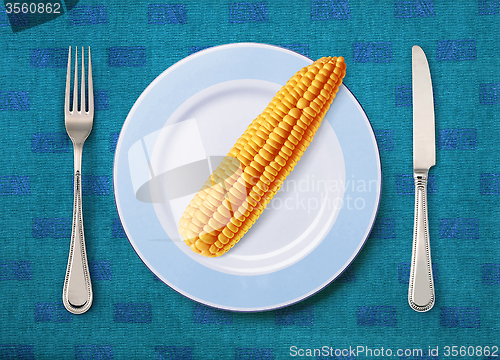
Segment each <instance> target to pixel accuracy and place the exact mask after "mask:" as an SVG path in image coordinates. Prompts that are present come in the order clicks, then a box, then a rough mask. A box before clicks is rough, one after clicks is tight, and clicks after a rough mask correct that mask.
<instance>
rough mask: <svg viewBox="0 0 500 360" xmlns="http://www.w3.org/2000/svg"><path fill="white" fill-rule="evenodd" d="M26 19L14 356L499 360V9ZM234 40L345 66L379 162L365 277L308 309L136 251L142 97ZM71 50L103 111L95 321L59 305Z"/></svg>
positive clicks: (122, 13) (362, 259) (7, 166)
mask: <svg viewBox="0 0 500 360" xmlns="http://www.w3.org/2000/svg"><path fill="white" fill-rule="evenodd" d="M55 1H56V0H55ZM38 2H39V1H34V3H38ZM44 3H46V2H44ZM54 3H55V2H53V3H52V4H54ZM29 4H31V3H28V5H29ZM12 5H13V4H12ZM10 6H11V5H9V4H6V6H5V7H3V6H0V130H1V136H0V155H1V156H0V213H1V217H0V294H1V295H0V359H2V360H3V359H73V358H76V359H287V358H319V359H358V358H359V359H365V358H366V359H378V358H382V356H384V357H389V356H388V355H392V357H393V358H398V359H447V358H453V359H476V358H477V359H497V358H498V357H499V356H500V349H499V346H500V330H499V321H500V320H499V319H500V300H499V295H500V242H499V241H500V229H499V226H498V225H499V212H500V210H499V205H500V163H499V154H500V148H499V143H498V140H499V138H500V136H499V135H500V115H499V111H500V57H499V54H500V35H499V34H500V32H499V26H500V2H499V1H498V0H463V1H454V2H445V1H440V0H390V1H388V0H384V1H374V0H370V1H361V0H358V1H348V0H308V1H297V0H294V1H263V2H262V1H251V2H228V1H224V0H223V1H203V2H202V1H193V0H186V1H181V2H175V3H163V4H161V3H158V2H149V3H148V2H142V1H137V2H132V1H130V2H125V1H123V2H114V3H111V2H103V1H102V2H98V1H92V0H81V1H78V0H71V1H70V0H66V1H65V2H64V3H63V4H62V6H60V13H61V14H59V15H54V14H51V15H47V14H45V15H41V14H22V11H21V14H17V15H15V14H7V11H9V9H10ZM21 6H22V3H21V5H20V7H21ZM37 6H39V5H37ZM54 8H55V5H54ZM234 42H259V43H268V44H274V45H279V46H282V47H286V48H289V49H293V50H295V51H297V52H300V53H302V54H304V55H307V56H309V57H311V58H313V59H316V58H319V57H321V56H329V55H332V56H337V55H342V56H344V57H345V59H346V63H347V76H346V78H345V84H346V85H347V86H348V87H349V88H350V89H351V90H352V91H353V93H354V94H355V95H356V97H357V98H358V100H359V101H360V103H361V104H362V106H363V107H364V109H365V111H366V113H367V115H368V117H369V119H370V121H371V123H372V125H373V128H374V130H375V133H376V136H377V140H378V143H379V147H380V155H381V160H382V170H383V189H382V200H381V204H380V210H379V213H378V217H377V221H376V223H375V226H374V229H373V231H372V234H371V236H370V238H369V239H368V241H367V243H366V245H365V246H364V248H363V249H362V251H361V253H360V255H359V256H358V257H357V258H356V260H355V261H354V263H353V264H352V266H351V267H349V269H348V271H347V272H346V273H345V274H344V275H343V276H342V277H341V278H340V279H339V280H338V281H335V282H334V283H332V284H331V285H329V286H328V287H327V288H325V289H324V290H323V291H321V292H319V293H318V294H316V295H314V296H312V297H311V298H309V299H307V300H305V301H303V302H301V303H299V304H297V305H294V306H291V307H289V308H284V309H281V310H275V311H270V312H264V313H250V314H249V313H231V312H226V311H221V310H216V309H213V308H209V307H206V306H203V305H200V304H198V303H195V302H193V301H191V300H189V299H187V298H185V297H183V296H182V295H179V294H178V293H176V292H175V291H173V290H172V289H170V288H169V287H168V286H166V285H164V284H163V283H162V282H160V281H158V280H156V279H155V276H154V275H153V274H152V273H151V272H150V271H149V270H148V269H147V268H146V266H145V265H144V264H143V263H142V262H141V260H140V259H139V257H138V256H137V255H136V254H135V252H134V250H133V249H132V247H131V246H130V244H129V243H128V241H127V239H126V237H125V235H124V232H123V229H122V226H121V223H120V220H119V218H118V214H117V211H116V208H115V203H114V197H113V185H112V168H113V155H114V151H115V146H116V141H117V138H118V135H119V132H120V129H121V126H122V124H123V122H124V120H125V118H126V116H127V114H128V112H129V110H130V109H131V107H132V105H133V104H134V102H135V100H136V99H137V98H138V96H139V95H140V94H141V92H142V91H143V90H144V89H145V88H146V87H147V85H148V84H149V83H150V82H151V81H152V80H153V79H154V78H155V77H156V76H158V75H159V74H160V73H161V72H163V71H164V70H165V69H166V68H168V67H169V66H171V65H172V64H174V63H175V62H177V61H179V60H181V59H183V58H184V57H186V56H188V55H189V54H191V53H194V52H196V51H198V50H200V49H204V48H206V47H210V46H214V45H220V44H226V43H234ZM414 44H418V45H420V46H421V47H422V48H423V49H424V50H425V51H426V53H427V56H428V59H429V65H430V69H431V72H432V76H433V82H434V96H435V104H436V106H435V109H436V134H437V137H436V142H437V165H436V166H435V167H434V168H433V169H432V170H431V179H430V181H431V182H430V189H429V190H430V194H429V202H430V204H429V213H430V220H429V221H430V236H431V246H432V251H433V253H432V255H433V261H434V276H435V284H436V297H437V301H436V305H435V307H434V308H433V309H432V310H431V311H429V312H428V313H416V312H414V311H413V310H411V309H410V307H409V306H408V303H407V291H408V276H409V262H410V256H411V241H412V228H413V207H414V196H413V179H412V145H411V144H412V143H411V140H412V106H411V105H412V104H411V102H412V100H411V47H412V45H414ZM69 45H73V46H75V45H80V46H88V45H90V46H91V47H92V51H93V53H92V54H93V69H94V86H95V99H96V100H95V101H96V115H95V121H94V128H93V131H92V134H91V135H90V137H89V139H88V140H87V143H86V146H85V149H84V160H83V168H84V173H85V177H84V179H83V181H84V186H83V201H84V218H85V231H86V237H87V247H88V257H89V261H90V269H91V275H92V281H93V286H94V296H95V299H94V303H93V305H92V308H91V309H90V310H89V311H88V312H87V313H85V314H84V315H71V314H70V313H68V312H67V311H66V310H65V309H64V307H63V305H62V300H61V293H62V285H63V279H64V272H65V268H66V262H67V254H68V249H69V235H70V231H71V209H72V176H71V171H72V166H73V165H72V161H73V155H72V148H71V144H70V141H69V140H68V138H67V136H66V133H65V128H64V117H63V101H64V94H63V92H64V81H65V72H66V68H65V66H66V60H67V48H68V46H69ZM308 349H309V350H310V351H309V352H308V351H307V350H308ZM315 349H318V350H321V351H316V352H314V350H315ZM349 349H350V351H348V350H349ZM382 349H383V350H382ZM398 349H400V350H401V351H398ZM413 349H415V350H416V349H422V353H419V352H418V351H414V350H413ZM354 350H356V351H354ZM361 350H363V351H361ZM430 350H432V351H430ZM308 355H311V356H308Z"/></svg>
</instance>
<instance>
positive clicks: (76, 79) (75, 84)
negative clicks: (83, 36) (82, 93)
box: [72, 46, 78, 112]
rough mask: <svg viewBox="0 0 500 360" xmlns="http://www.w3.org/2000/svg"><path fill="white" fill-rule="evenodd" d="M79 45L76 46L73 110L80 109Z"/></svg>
mask: <svg viewBox="0 0 500 360" xmlns="http://www.w3.org/2000/svg"><path fill="white" fill-rule="evenodd" d="M77 101H78V46H75V83H74V84H73V110H72V111H73V112H74V111H78V104H77Z"/></svg>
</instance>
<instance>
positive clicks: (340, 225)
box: [114, 43, 381, 311]
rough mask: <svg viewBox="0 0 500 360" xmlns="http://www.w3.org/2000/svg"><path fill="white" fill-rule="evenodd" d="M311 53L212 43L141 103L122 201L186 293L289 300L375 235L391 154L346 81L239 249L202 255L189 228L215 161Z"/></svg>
mask: <svg viewBox="0 0 500 360" xmlns="http://www.w3.org/2000/svg"><path fill="white" fill-rule="evenodd" d="M311 63H312V61H311V60H310V59H308V58H306V57H304V56H302V55H300V54H297V53H294V52H292V51H289V50H285V49H282V48H278V47H275V46H270V45H263V44H249V43H244V44H231V45H224V46H218V47H214V48H210V49H207V50H204V51H201V52H198V53H196V54H193V55H191V56H189V57H187V58H185V59H184V60H182V61H180V62H178V63H177V64H175V65H173V66H172V67H170V68H169V69H167V70H166V71H165V72H164V73H162V74H161V75H160V76H159V77H158V78H157V79H155V80H154V81H153V82H152V83H151V85H149V87H148V88H147V89H146V90H145V91H144V93H143V94H142V95H141V96H140V97H139V99H138V100H137V102H136V103H135V105H134V107H133V108H132V110H131V111H130V113H129V115H128V117H127V119H126V121H125V124H124V126H123V129H122V131H121V133H120V137H119V139H118V143H117V147H116V155H115V164H114V189H115V198H116V204H117V208H118V213H119V216H120V219H121V221H122V224H123V227H124V229H125V232H126V234H127V237H128V238H129V240H130V243H131V244H132V246H133V247H134V249H135V251H136V252H137V254H138V255H139V256H140V258H141V259H142V260H143V261H144V263H145V264H146V265H147V266H148V268H149V269H150V270H151V271H152V272H153V273H154V274H156V276H158V277H159V278H160V279H161V280H162V281H164V282H165V283H166V284H168V285H169V286H170V287H172V288H173V289H175V290H176V291H178V292H180V293H181V294H183V295H185V296H187V297H189V298H191V299H193V300H195V301H198V302H201V303H203V304H206V305H209V306H214V307H218V308H221V309H227V310H237V311H262V310H271V309H276V308H279V307H283V306H287V305H290V304H293V303H296V302H298V301H300V300H302V299H304V298H306V297H308V296H310V295H312V294H314V293H315V292H317V291H319V290H321V289H322V288H323V287H325V286H326V285H327V284H328V283H330V282H331V281H333V280H334V279H336V278H337V277H338V276H339V275H340V274H341V273H342V272H343V271H344V270H345V269H346V268H347V266H349V264H350V263H351V262H352V260H353V259H354V258H355V256H356V255H357V254H358V252H359V251H360V250H361V247H362V246H363V244H364V243H365V241H366V239H367V237H368V235H369V232H370V230H371V228H372V225H373V222H374V220H375V216H376V213H377V210H378V205H379V200H380V190H381V168H380V157H379V152H378V147H377V143H376V140H375V136H374V134H373V130H372V128H371V125H370V123H369V121H368V118H367V117H366V115H365V113H364V111H363V110H362V108H361V106H360V104H359V103H358V102H357V100H356V99H355V97H354V96H353V95H352V93H351V92H350V91H349V90H348V89H347V87H345V86H344V85H343V86H342V87H341V88H340V90H339V93H338V94H337V97H336V98H335V100H334V102H333V104H332V106H331V107H330V110H329V111H328V113H327V114H326V116H325V119H324V120H323V123H322V125H321V127H320V129H319V130H318V132H317V134H316V136H315V137H314V140H313V142H312V143H311V145H310V146H309V148H308V149H307V151H306V152H305V153H304V155H303V156H302V159H301V161H300V162H299V163H298V164H297V166H296V167H295V169H294V170H293V172H292V173H291V174H290V175H289V176H288V178H287V180H286V182H285V183H284V184H283V186H282V189H281V190H280V191H279V192H278V193H277V194H276V196H275V197H274V198H273V200H272V201H271V203H270V204H269V205H268V207H267V209H266V210H265V211H264V212H263V214H262V215H261V216H260V217H259V219H258V221H257V222H256V223H255V225H254V226H253V227H252V228H251V229H250V231H249V232H248V233H247V234H246V235H245V236H244V237H243V238H242V239H241V240H240V242H239V243H238V244H236V245H235V247H234V248H233V249H231V251H229V252H228V253H227V254H225V255H224V256H222V257H220V258H215V259H209V258H205V257H202V256H200V255H197V254H195V253H193V252H192V251H191V250H190V249H189V248H188V247H187V246H186V245H185V244H184V242H183V241H181V237H180V235H179V233H178V232H177V227H178V225H177V224H178V220H179V218H180V216H181V215H182V213H183V211H184V209H185V208H186V205H187V203H188V202H189V201H190V200H191V199H192V197H193V195H194V194H195V193H196V192H197V191H198V190H199V189H200V187H201V185H202V184H203V183H204V182H205V181H206V179H207V178H208V174H209V173H210V172H211V170H212V169H215V167H216V166H217V165H218V163H219V162H220V160H221V159H222V158H223V156H225V155H226V154H227V152H228V151H229V149H230V148H231V147H232V146H233V145H234V143H235V142H236V140H237V139H238V138H239V137H240V136H241V134H243V132H244V131H245V129H246V128H247V126H248V125H249V124H250V122H251V121H252V120H253V119H254V118H255V117H256V116H257V115H258V114H260V112H261V111H262V110H263V109H264V108H265V107H266V105H267V104H268V103H269V101H270V100H271V98H272V97H273V96H274V94H275V93H276V92H277V91H278V90H279V89H280V88H281V86H283V85H284V84H285V83H286V81H287V80H288V79H289V78H290V77H291V76H292V75H293V74H295V73H296V72H297V71H298V70H300V69H301V68H302V67H304V66H307V65H309V64H311ZM348 71H349V70H348Z"/></svg>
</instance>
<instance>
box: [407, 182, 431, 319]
mask: <svg viewBox="0 0 500 360" xmlns="http://www.w3.org/2000/svg"><path fill="white" fill-rule="evenodd" d="M434 301H435V295H434V279H433V276H432V262H431V248H430V243H429V224H428V219H427V172H425V173H416V174H415V226H414V231H413V250H412V259H411V268H410V283H409V290H408V302H409V304H410V307H411V308H412V309H413V310H415V311H418V312H425V311H429V310H430V309H431V308H432V307H433V306H434Z"/></svg>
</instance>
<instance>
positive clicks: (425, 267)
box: [408, 45, 436, 312]
mask: <svg viewBox="0 0 500 360" xmlns="http://www.w3.org/2000/svg"><path fill="white" fill-rule="evenodd" d="M412 78H413V177H414V179H415V223H414V230H413V250H412V259H411V268H410V285H409V289H408V302H409V304H410V307H411V308H412V309H413V310H415V311H418V312H425V311H429V310H430V309H431V308H432V307H433V306H434V302H435V294H434V279H433V276H432V262H431V249H430V243H429V223H428V218H427V181H428V175H429V169H430V168H431V167H432V166H433V165H435V164H436V141H435V125H434V97H433V92H432V81H431V74H430V71H429V64H428V63H427V58H426V56H425V53H424V51H423V50H422V49H421V48H420V47H419V46H417V45H415V46H413V48H412Z"/></svg>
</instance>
